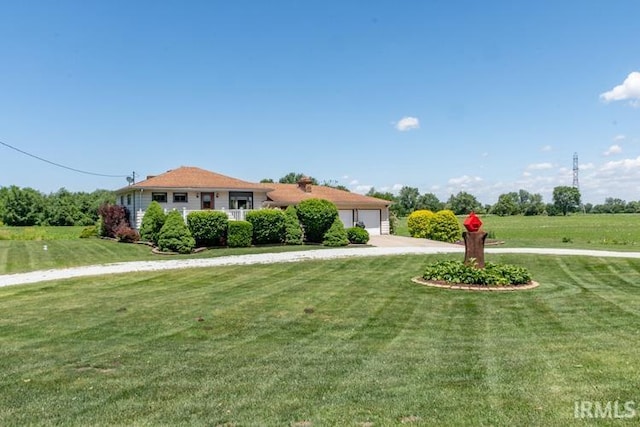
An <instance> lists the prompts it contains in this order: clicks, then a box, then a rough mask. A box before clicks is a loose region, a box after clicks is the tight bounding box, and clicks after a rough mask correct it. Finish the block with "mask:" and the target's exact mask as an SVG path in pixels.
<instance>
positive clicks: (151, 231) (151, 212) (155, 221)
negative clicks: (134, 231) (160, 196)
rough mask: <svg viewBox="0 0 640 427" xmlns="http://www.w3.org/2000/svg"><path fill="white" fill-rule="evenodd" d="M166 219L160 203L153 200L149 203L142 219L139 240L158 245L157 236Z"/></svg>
mask: <svg viewBox="0 0 640 427" xmlns="http://www.w3.org/2000/svg"><path fill="white" fill-rule="evenodd" d="M166 218H167V215H166V214H165V213H164V209H162V206H160V203H158V202H156V201H155V200H154V201H153V202H151V204H150V205H149V207H148V208H147V210H146V211H145V212H144V216H143V217H142V224H141V225H140V238H141V239H142V240H145V241H147V242H152V243H153V244H158V234H159V233H160V229H162V226H163V225H164V221H165V219H166Z"/></svg>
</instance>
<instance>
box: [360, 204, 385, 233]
mask: <svg viewBox="0 0 640 427" xmlns="http://www.w3.org/2000/svg"><path fill="white" fill-rule="evenodd" d="M358 221H362V222H364V228H365V229H366V230H367V231H368V232H369V234H372V235H379V234H380V209H358Z"/></svg>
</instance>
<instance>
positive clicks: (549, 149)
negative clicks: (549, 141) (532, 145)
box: [540, 145, 551, 151]
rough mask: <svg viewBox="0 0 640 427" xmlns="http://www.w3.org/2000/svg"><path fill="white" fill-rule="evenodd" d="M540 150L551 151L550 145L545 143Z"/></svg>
mask: <svg viewBox="0 0 640 427" xmlns="http://www.w3.org/2000/svg"><path fill="white" fill-rule="evenodd" d="M540 151H551V146H550V145H545V146H543V147H542V148H540Z"/></svg>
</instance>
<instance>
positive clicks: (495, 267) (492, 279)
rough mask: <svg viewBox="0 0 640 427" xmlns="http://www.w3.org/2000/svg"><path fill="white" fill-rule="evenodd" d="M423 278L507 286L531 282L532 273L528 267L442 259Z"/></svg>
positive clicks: (429, 267) (431, 266)
mask: <svg viewBox="0 0 640 427" xmlns="http://www.w3.org/2000/svg"><path fill="white" fill-rule="evenodd" d="M422 278H423V279H425V280H438V281H444V282H447V283H456V284H458V283H459V284H465V285H498V286H506V285H524V284H527V283H529V282H531V274H530V273H529V271H527V269H526V268H523V267H518V266H515V265H510V264H494V263H490V262H488V263H486V264H485V267H484V268H482V269H480V268H476V267H475V266H473V265H467V264H465V263H463V262H461V261H440V262H437V263H435V264H432V265H430V266H428V267H427V268H426V270H425V272H424V274H423V276H422Z"/></svg>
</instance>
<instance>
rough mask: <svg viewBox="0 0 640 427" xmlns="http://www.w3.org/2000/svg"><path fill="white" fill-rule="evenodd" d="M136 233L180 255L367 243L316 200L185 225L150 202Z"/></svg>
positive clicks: (202, 215)
mask: <svg viewBox="0 0 640 427" xmlns="http://www.w3.org/2000/svg"><path fill="white" fill-rule="evenodd" d="M125 231H126V230H125ZM140 234H141V237H142V239H143V240H145V241H148V242H151V243H153V244H154V245H156V246H158V247H159V248H160V249H161V250H163V251H170V252H180V253H188V252H191V251H192V250H193V248H195V247H196V246H198V247H209V246H230V247H242V246H250V245H251V244H255V245H263V244H282V243H284V244H287V245H300V244H303V243H304V242H309V243H323V244H325V245H327V246H345V245H348V244H349V243H350V242H351V243H366V242H367V241H368V240H369V234H368V233H367V232H366V230H364V229H358V230H351V229H350V230H349V231H348V230H345V228H344V225H343V224H342V221H340V218H339V216H338V209H337V208H336V206H335V205H334V204H333V203H331V202H329V201H328V200H322V199H307V200H304V201H302V202H300V204H299V205H298V206H297V208H296V207H294V206H289V207H288V208H287V209H286V210H285V211H282V210H280V209H260V210H256V211H249V212H247V214H246V221H229V219H228V217H227V215H226V214H225V213H224V212H220V211H197V212H191V213H189V214H188V215H187V223H186V224H185V223H184V220H183V218H182V215H181V213H180V212H178V211H172V212H169V213H168V214H165V213H164V211H163V210H162V208H161V206H160V204H159V203H157V202H152V203H151V204H150V205H149V208H148V209H147V211H146V213H145V215H144V217H143V219H142V225H141V227H140ZM122 237H123V239H122V240H125V239H126V240H130V239H132V237H133V236H132V235H131V234H130V233H128V231H127V232H124V231H123V232H122Z"/></svg>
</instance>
